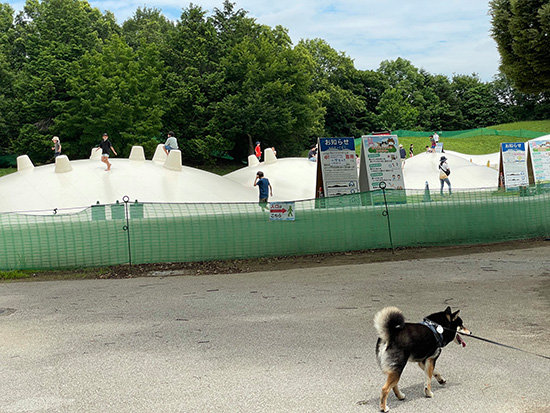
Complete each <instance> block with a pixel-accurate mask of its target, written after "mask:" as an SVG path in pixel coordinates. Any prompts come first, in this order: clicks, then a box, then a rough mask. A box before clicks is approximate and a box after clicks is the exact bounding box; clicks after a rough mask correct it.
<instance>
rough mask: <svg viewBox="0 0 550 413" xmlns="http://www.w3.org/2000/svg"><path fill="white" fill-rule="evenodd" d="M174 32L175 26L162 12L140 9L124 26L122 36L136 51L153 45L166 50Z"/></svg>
mask: <svg viewBox="0 0 550 413" xmlns="http://www.w3.org/2000/svg"><path fill="white" fill-rule="evenodd" d="M173 30H174V24H173V23H171V22H170V21H169V20H168V19H167V18H166V17H165V16H164V15H163V14H162V13H161V11H160V10H158V9H151V8H148V7H143V8H141V7H138V8H137V10H136V11H135V13H134V15H133V16H132V17H131V18H129V19H128V20H126V21H125V22H124V23H123V24H122V36H123V38H124V40H125V41H126V43H127V44H128V45H129V46H130V47H132V48H133V49H134V50H136V49H138V48H139V47H140V46H141V45H151V44H155V45H157V46H158V47H159V49H161V50H164V49H165V48H166V43H167V42H168V39H169V37H170V35H171V33H172V31H173Z"/></svg>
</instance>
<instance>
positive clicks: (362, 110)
mask: <svg viewBox="0 0 550 413" xmlns="http://www.w3.org/2000/svg"><path fill="white" fill-rule="evenodd" d="M0 1H1V0H0ZM545 3H548V2H543V1H540V0H533V1H531V0H529V1H526V0H523V1H520V0H515V1H514V0H509V1H504V0H500V1H499V0H495V1H493V2H492V7H493V9H492V10H493V19H494V22H495V24H497V26H496V27H498V28H510V27H511V28H514V29H518V28H521V27H523V25H525V24H529V25H530V29H529V30H528V31H527V32H526V33H523V34H522V35H521V36H519V37H518V39H514V42H515V43H513V44H512V45H511V46H510V48H509V50H511V51H512V52H514V53H516V54H517V56H515V57H513V58H511V59H512V60H514V59H515V60H518V63H517V64H518V65H525V67H524V66H518V67H517V68H515V69H513V70H512V69H508V68H506V62H508V60H506V62H505V60H504V58H503V68H504V69H505V70H504V73H505V74H501V75H499V76H498V77H497V78H495V80H494V81H492V82H483V81H481V80H480V79H479V77H477V75H475V74H472V75H455V76H454V77H453V78H452V79H449V78H448V77H446V76H443V75H433V74H430V73H428V72H426V71H425V70H423V69H419V68H417V67H415V66H414V65H413V63H412V62H410V61H408V60H405V59H402V58H398V59H396V60H393V61H384V62H381V63H380V66H379V68H378V70H358V69H357V68H356V67H355V65H354V62H353V60H352V59H351V58H350V57H349V56H347V55H346V54H345V53H343V52H339V51H337V50H334V49H333V48H332V47H331V46H330V45H329V44H328V43H327V42H326V41H324V40H322V39H304V40H301V41H300V42H298V43H297V44H296V45H293V43H292V41H291V39H290V37H289V35H288V32H287V30H286V29H285V28H283V27H280V26H276V27H268V26H265V25H261V24H258V23H257V22H256V21H255V20H254V19H253V18H251V17H249V16H248V13H247V12H246V11H245V10H242V9H239V8H237V7H236V6H235V4H233V3H231V2H230V1H228V0H225V1H224V2H223V3H222V4H221V5H220V8H216V9H214V11H213V12H212V13H209V12H207V11H206V10H204V9H202V8H201V7H199V6H196V5H192V4H190V5H189V6H188V7H186V8H184V9H182V12H181V15H180V17H179V19H177V20H176V21H170V20H168V19H167V18H166V17H165V16H164V15H163V14H162V13H161V12H160V11H159V10H157V9H151V8H147V7H144V8H138V9H137V10H136V12H135V13H134V15H133V16H132V17H131V18H129V19H127V20H126V21H125V22H123V24H122V25H119V24H118V23H117V22H116V21H115V19H114V16H113V14H112V13H110V12H105V13H102V12H101V11H99V10H98V9H96V8H93V7H91V6H90V5H89V3H88V2H87V1H86V0H27V1H26V3H25V7H24V9H23V10H22V11H21V12H19V13H15V12H14V10H13V9H12V8H11V7H10V6H9V5H7V4H4V3H0V155H2V154H3V153H14V154H22V153H27V154H29V155H30V156H31V158H32V159H33V161H34V162H46V161H48V160H49V159H51V151H50V150H49V146H51V137H52V135H59V136H60V137H61V140H62V142H63V151H64V153H66V154H67V155H69V156H70V157H73V158H76V157H82V156H87V155H88V154H89V151H90V148H91V147H92V146H93V145H96V144H97V143H98V141H99V139H100V136H101V134H102V133H103V132H108V133H109V135H110V137H111V139H112V141H113V145H114V146H115V147H116V148H117V151H118V152H120V153H121V154H122V155H127V154H128V152H129V150H130V148H131V146H132V145H136V144H139V145H143V146H144V147H145V150H146V153H147V155H149V156H151V155H152V151H153V150H154V149H155V147H156V145H157V144H158V143H161V142H163V141H164V139H165V136H166V132H167V131H169V130H173V131H174V132H175V133H176V136H177V138H178V141H179V145H180V148H181V150H182V155H183V159H184V161H185V162H186V163H188V164H199V163H204V162H211V161H212V160H213V159H214V158H213V154H220V153H224V152H228V153H230V154H231V155H233V156H234V157H236V158H237V159H238V160H244V159H246V156H247V155H248V154H249V153H250V151H251V149H252V148H251V146H252V143H253V142H255V141H261V142H262V146H263V147H270V146H275V147H276V148H277V151H278V153H279V154H282V155H283V156H289V155H296V154H298V153H299V152H300V151H302V150H303V149H305V148H307V147H308V145H310V144H311V143H312V142H313V141H314V139H315V138H316V137H319V136H361V135H362V134H365V133H369V132H371V131H375V130H381V129H388V128H389V129H405V128H407V129H417V130H440V129H447V130H450V129H465V128H474V127H482V126H486V125H488V124H491V123H500V122H505V121H512V120H527V119H535V118H547V117H548V116H549V113H550V104H549V96H548V93H549V92H544V90H547V89H544V87H546V86H544V85H543V86H544V87H542V88H541V87H540V85H539V86H537V88H534V87H533V88H532V87H531V86H533V79H532V77H533V75H534V74H535V73H537V74H538V75H539V77H540V75H541V74H543V73H544V71H545V70H548V67H549V65H541V62H542V61H543V59H548V56H549V55H548V53H547V51H548V48H547V47H546V48H544V47H543V46H544V41H548V36H546V37H545V38H544V39H543V38H541V33H542V34H543V33H545V32H544V30H546V33H547V27H548V7H547V5H546V4H545ZM529 5H532V6H533V7H530V6H529ZM506 7H508V9H506ZM533 12H534V13H535V15H536V16H537V17H536V21H533V22H531V23H528V22H527V21H526V16H528V15H529V13H533ZM499 30H500V29H499ZM496 33H497V29H496V28H495V35H496ZM498 33H499V35H500V33H501V32H500V31H499V32H498ZM502 33H503V35H504V36H506V33H509V32H505V31H504V29H502ZM522 36H523V37H522ZM537 41H540V42H538V43H537ZM525 42H527V43H528V44H529V45H531V46H533V50H531V51H529V50H528V49H526V51H524V50H523V49H521V47H524V46H521V47H520V49H521V50H519V49H518V47H519V46H518V45H525ZM541 42H542V43H541ZM541 47H543V48H541ZM506 50H508V49H506ZM541 51H542V52H544V53H542V52H541ZM520 52H521V53H524V54H521V53H520ZM522 59H524V60H523V61H522ZM522 70H527V72H526V73H528V76H524V77H525V78H529V79H527V80H526V79H524V78H522V79H520V80H519V81H518V80H517V79H516V78H515V77H514V76H516V72H521V71H522ZM522 81H528V82H531V83H530V85H531V86H529V88H527V89H528V90H535V89H536V93H526V92H520V91H518V89H517V88H516V86H515V84H518V85H519V86H521V87H522V88H524V85H523V84H522V83H521V82H522ZM541 90H543V91H541Z"/></svg>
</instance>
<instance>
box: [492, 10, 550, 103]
mask: <svg viewBox="0 0 550 413" xmlns="http://www.w3.org/2000/svg"><path fill="white" fill-rule="evenodd" d="M489 7H490V10H489V12H490V14H491V17H492V24H493V29H492V34H493V38H494V39H495V41H496V42H497V46H498V50H499V52H500V57H501V65H500V68H501V70H502V72H503V73H505V74H506V76H508V77H509V78H510V79H511V80H512V81H513V82H514V84H515V86H516V87H517V88H518V89H519V90H520V91H522V92H525V93H538V92H545V91H546V92H547V91H550V53H549V51H550V2H548V0H492V1H491V2H490V3H489Z"/></svg>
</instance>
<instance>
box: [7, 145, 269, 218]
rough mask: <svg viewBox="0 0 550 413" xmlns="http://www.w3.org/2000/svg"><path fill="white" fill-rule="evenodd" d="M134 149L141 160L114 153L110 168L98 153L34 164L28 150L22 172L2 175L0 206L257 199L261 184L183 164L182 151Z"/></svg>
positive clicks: (25, 208) (35, 208) (42, 207)
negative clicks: (157, 156)
mask: <svg viewBox="0 0 550 413" xmlns="http://www.w3.org/2000/svg"><path fill="white" fill-rule="evenodd" d="M178 152H179V151H178ZM133 153H134V155H135V156H133V159H138V160H130V159H120V158H114V159H110V162H111V163H112V165H113V166H112V168H111V170H110V171H105V164H103V163H102V162H101V161H100V160H98V159H96V158H95V157H94V159H86V160H77V161H70V160H69V159H68V158H67V157H66V156H63V158H61V157H58V158H57V161H56V163H55V164H49V165H45V166H39V167H34V166H33V165H32V162H31V161H30V160H29V158H28V157H27V156H26V155H24V156H22V157H20V158H21V159H20V160H18V165H21V167H20V168H19V170H18V172H16V173H13V174H9V175H6V176H4V177H2V178H0V192H1V193H2V194H4V196H2V197H0V212H18V211H39V210H49V211H51V210H53V209H55V208H57V209H58V210H59V213H63V212H64V211H63V209H69V208H86V207H88V206H90V205H94V204H96V203H97V202H99V203H101V204H110V203H115V202H116V201H117V200H118V201H121V200H122V198H123V197H124V196H128V197H129V198H130V200H131V201H132V202H133V201H134V200H136V199H137V200H138V201H139V202H168V203H170V202H172V203H180V202H197V203H217V202H253V201H257V200H258V190H257V188H254V187H253V186H252V183H251V184H250V186H249V187H248V188H247V187H243V186H242V185H239V184H238V183H235V182H232V181H231V180H228V179H225V178H223V177H221V176H219V175H216V174H213V173H210V172H205V171H202V170H200V169H195V168H190V167H186V166H182V165H181V155H180V154H177V153H174V154H171V156H169V157H165V158H166V160H165V162H164V163H162V162H153V161H146V160H143V159H144V158H143V157H141V156H140V155H141V151H139V150H135V151H133ZM93 155H94V154H93V153H92V157H93ZM178 155H179V156H178ZM140 159H141V160H140ZM178 162H179V164H178ZM66 212H74V210H68V211H66Z"/></svg>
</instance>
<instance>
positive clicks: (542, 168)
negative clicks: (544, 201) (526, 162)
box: [528, 138, 550, 186]
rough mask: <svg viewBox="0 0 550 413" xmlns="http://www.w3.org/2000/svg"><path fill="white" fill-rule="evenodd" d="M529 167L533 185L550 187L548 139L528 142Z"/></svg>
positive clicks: (549, 146) (549, 142)
mask: <svg viewBox="0 0 550 413" xmlns="http://www.w3.org/2000/svg"><path fill="white" fill-rule="evenodd" d="M528 143H529V158H530V160H531V163H530V166H531V168H532V169H533V182H532V183H533V184H537V185H540V184H542V185H544V186H549V185H550V138H544V139H540V138H538V139H533V140H530V141H529V142H528Z"/></svg>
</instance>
